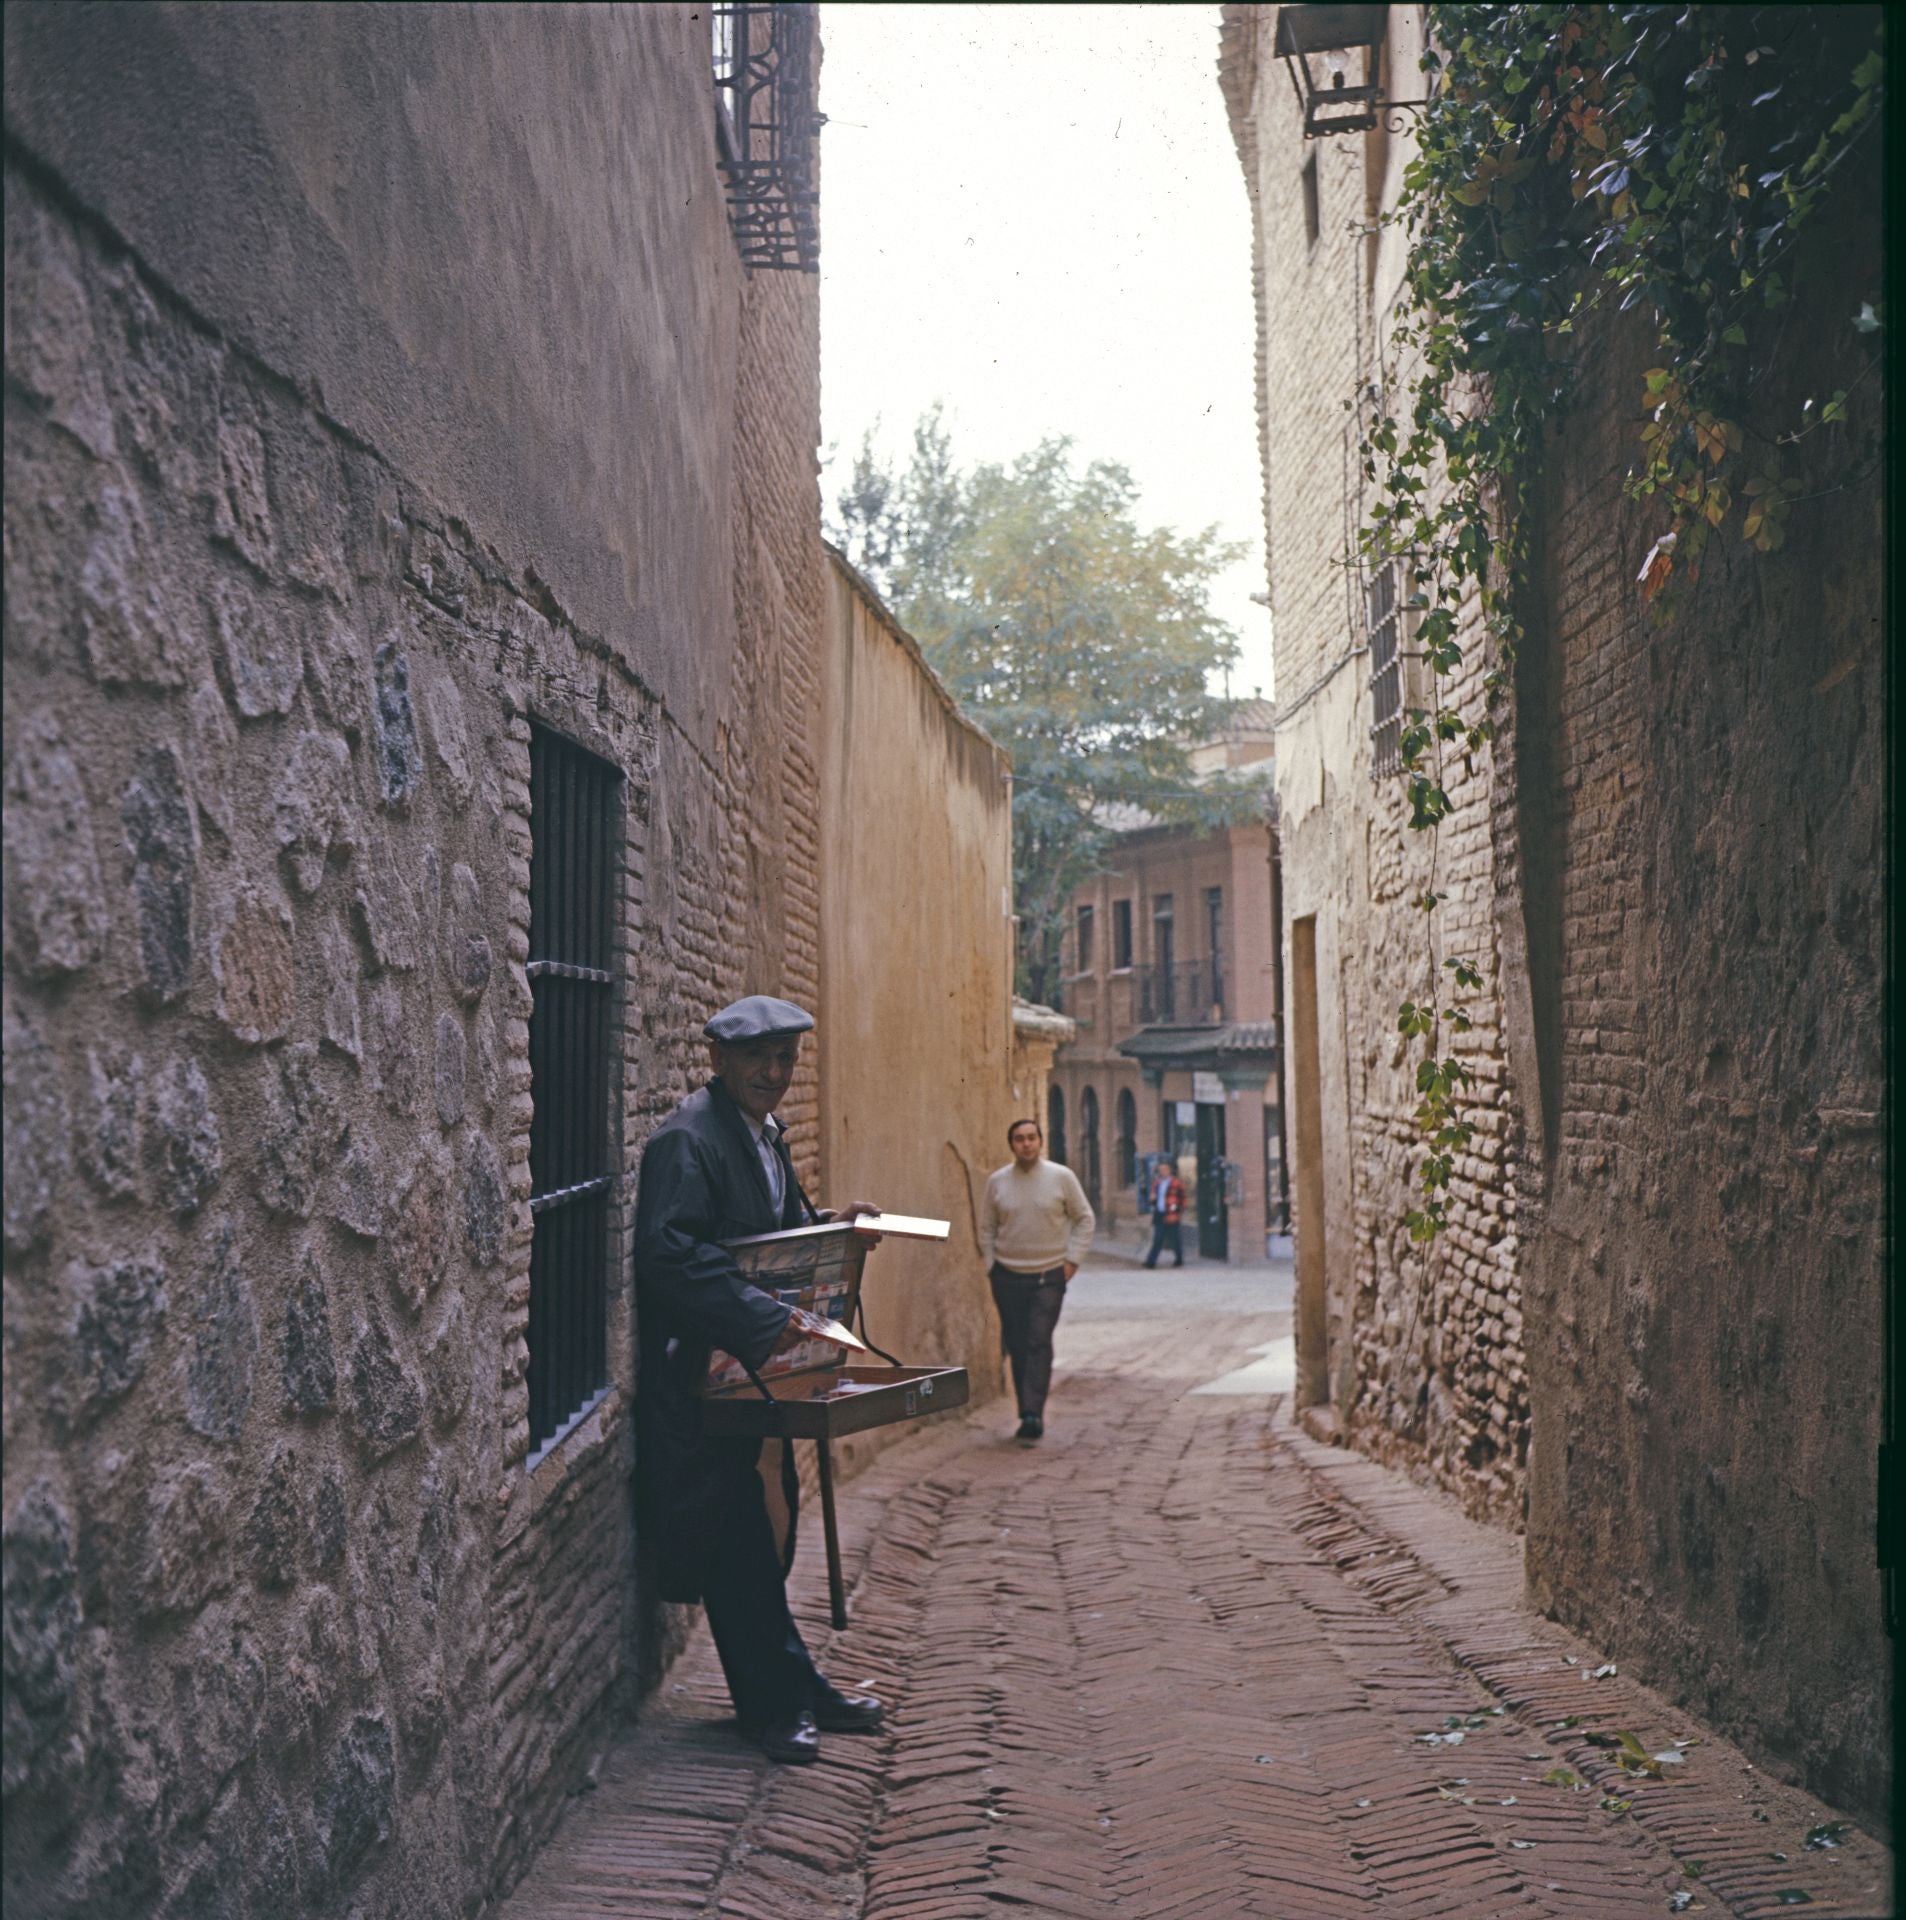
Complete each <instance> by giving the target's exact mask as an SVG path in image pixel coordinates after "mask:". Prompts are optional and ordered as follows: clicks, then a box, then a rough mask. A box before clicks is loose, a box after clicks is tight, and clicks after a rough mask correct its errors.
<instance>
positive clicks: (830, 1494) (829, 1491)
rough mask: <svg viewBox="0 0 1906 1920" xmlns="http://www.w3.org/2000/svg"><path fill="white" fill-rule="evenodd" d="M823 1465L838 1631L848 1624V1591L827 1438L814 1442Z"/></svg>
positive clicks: (831, 1598)
mask: <svg viewBox="0 0 1906 1920" xmlns="http://www.w3.org/2000/svg"><path fill="white" fill-rule="evenodd" d="M814 1449H815V1452H816V1454H817V1455H818V1456H819V1460H820V1468H821V1532H822V1533H823V1534H824V1535H825V1536H826V1540H827V1598H828V1602H829V1604H830V1605H831V1607H832V1608H833V1613H834V1626H835V1628H836V1630H838V1629H839V1628H841V1627H844V1626H846V1624H847V1593H846V1588H845V1585H844V1583H843V1582H842V1580H841V1570H840V1536H839V1534H838V1533H837V1532H836V1531H835V1529H834V1458H833V1455H832V1454H830V1453H829V1452H828V1447H827V1441H826V1439H825V1438H822V1439H819V1440H816V1441H815V1442H814Z"/></svg>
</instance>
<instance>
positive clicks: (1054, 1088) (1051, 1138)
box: [1046, 1080, 1066, 1166]
mask: <svg viewBox="0 0 1906 1920" xmlns="http://www.w3.org/2000/svg"><path fill="white" fill-rule="evenodd" d="M1046 1158H1047V1159H1048V1160H1056V1161H1058V1163H1059V1164H1060V1165H1061V1166H1064V1165H1065V1164H1066V1097H1065V1092H1064V1089H1063V1088H1061V1087H1060V1085H1059V1083H1058V1082H1057V1081H1056V1080H1055V1081H1054V1082H1053V1083H1052V1085H1051V1086H1050V1087H1048V1088H1047V1089H1046Z"/></svg>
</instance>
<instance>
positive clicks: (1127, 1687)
mask: <svg viewBox="0 0 1906 1920" xmlns="http://www.w3.org/2000/svg"><path fill="white" fill-rule="evenodd" d="M1289 1297H1290V1289H1289V1269H1288V1267H1279V1268H1258V1269H1256V1270H1246V1271H1238V1270H1230V1271H1227V1270H1224V1269H1212V1268H1204V1269H1188V1270H1186V1272H1185V1273H1183V1274H1175V1273H1172V1272H1170V1271H1168V1270H1167V1271H1161V1272H1159V1273H1157V1274H1148V1273H1143V1272H1137V1271H1132V1270H1130V1269H1129V1268H1123V1269H1122V1268H1120V1267H1118V1266H1116V1265H1114V1264H1113V1263H1112V1262H1111V1260H1110V1259H1109V1258H1107V1257H1106V1256H1100V1257H1099V1258H1098V1259H1097V1260H1096V1261H1095V1262H1094V1264H1093V1265H1092V1266H1091V1267H1088V1269H1087V1270H1086V1272H1085V1273H1083V1274H1082V1275H1081V1276H1080V1277H1079V1279H1078V1280H1077V1281H1075V1282H1074V1286H1073V1296H1072V1298H1071V1299H1070V1300H1069V1301H1068V1304H1067V1309H1066V1318H1065V1320H1064V1321H1063V1322H1062V1323H1061V1326H1060V1330H1059V1361H1060V1365H1059V1370H1058V1375H1057V1379H1056V1384H1055V1388H1054V1393H1053V1398H1052V1402H1051V1405H1050V1407H1049V1409H1048V1436H1047V1438H1046V1440H1045V1441H1044V1442H1043V1443H1042V1444H1041V1445H1039V1446H1038V1447H1022V1446H1020V1445H1017V1444H1015V1443H1014V1442H1013V1441H1011V1440H1010V1439H1009V1438H1008V1437H1007V1436H1008V1434H1009V1432H1010V1428H1011V1420H1010V1417H1009V1410H1008V1409H1007V1408H1006V1407H1005V1406H1004V1405H1003V1404H1002V1403H999V1402H995V1403H993V1404H992V1405H990V1406H987V1407H983V1408H979V1409H971V1410H968V1411H967V1412H966V1413H964V1414H962V1415H960V1416H956V1417H954V1418H951V1419H948V1420H946V1421H943V1422H941V1423H938V1424H937V1425H935V1426H933V1427H930V1428H927V1429H925V1430H922V1431H920V1432H918V1433H915V1434H911V1435H909V1436H908V1437H906V1438H905V1439H904V1440H901V1441H900V1442H898V1443H897V1444H896V1445H895V1446H894V1447H893V1448H892V1449H890V1450H889V1451H888V1452H886V1453H884V1454H882V1455H881V1456H880V1457H879V1458H878V1459H877V1460H876V1461H875V1462H874V1463H873V1464H872V1465H871V1466H870V1467H869V1468H868V1469H867V1471H866V1472H865V1473H863V1474H862V1475H861V1476H859V1477H858V1478H857V1479H855V1480H854V1481H852V1482H851V1483H849V1484H848V1486H847V1487H846V1488H845V1489H843V1504H842V1524H843V1536H844V1538H843V1545H844V1548H845V1552H846V1556H847V1563H848V1572H849V1578H850V1581H851V1582H852V1594H851V1600H850V1613H851V1624H850V1625H849V1626H848V1627H847V1628H846V1630H845V1631H843V1632H841V1633H838V1634H837V1633H834V1632H832V1631H831V1630H830V1629H829V1628H828V1627H827V1625H826V1611H825V1579H824V1574H823V1571H822V1567H821V1554H820V1543H819V1540H818V1537H817V1532H818V1529H810V1530H809V1531H808V1533H807V1535H806V1537H805V1538H804V1541H803V1545H802V1550H801V1556H800V1561H799V1564H798V1565H797V1569H796V1582H795V1584H796V1592H797V1603H798V1608H799V1611H800V1614H801V1618H802V1626H803V1630H804V1632H806V1633H807V1635H808V1639H809V1644H810V1645H811V1646H812V1647H813V1648H814V1649H815V1651H816V1655H817V1657H818V1658H819V1659H820V1660H821V1661H822V1664H823V1665H824V1666H825V1667H826V1669H827V1670H828V1672H829V1673H830V1674H831V1676H832V1677H833V1678H834V1679H835V1680H836V1681H838V1682H840V1683H841V1684H843V1685H847V1684H860V1683H867V1684H870V1685H871V1686H873V1687H874V1688H875V1689H877V1690H878V1691H879V1692H880V1694H881V1695H882V1696H883V1697H884V1698H885V1699H886V1700H887V1701H888V1703H889V1719H890V1724H889V1726H888V1728H887V1729H886V1730H885V1731H884V1732H883V1733H882V1734H880V1735H878V1736H876V1737H873V1738H859V1739H856V1738H847V1737H841V1736H834V1737H832V1738H830V1739H829V1740H828V1741H827V1743H826V1752H825V1756H824V1758H823V1760H822V1762H821V1763H820V1764H819V1765H818V1766H814V1767H809V1768H780V1767H774V1766H771V1765H770V1764H769V1763H768V1762H767V1761H766V1760H764V1759H762V1758H761V1757H760V1756H759V1755H757V1754H755V1753H754V1752H752V1750H751V1749H749V1748H748V1747H746V1746H744V1745H743V1744H742V1743H741V1741H740V1740H739V1738H738V1737H737V1735H736V1734H735V1732H734V1730H733V1725H732V1722H731V1721H730V1719H729V1718H728V1704H727V1697H726V1693H725V1690H724V1689H723V1687H722V1683H721V1677H720V1671H719V1669H718V1668H717V1666H716V1664H715V1661H714V1656H713V1652H712V1650H711V1648H710V1647H709V1646H708V1644H707V1640H706V1635H705V1634H704V1633H699V1632H698V1634H697V1637H696V1639H695V1641H694V1643H693V1644H692V1645H691V1646H690V1648H689V1650H688V1652H687V1653H686V1654H685V1655H684V1656H683V1658H682V1660H681V1661H680V1662H679V1663H678V1665H677V1666H676V1667H675V1669H674V1670H673V1672H672V1673H671V1675H670V1677H669V1679H668V1680H667V1681H665V1682H664V1684H663V1687H662V1688H661V1690H660V1692H659V1694H658V1696H657V1698H656V1699H655V1700H654V1701H653V1702H651V1703H650V1705H649V1707H648V1709H647V1711H646V1714H645V1718H644V1721H643V1724H642V1725H641V1726H640V1727H639V1728H637V1729H634V1730H633V1731H632V1732H631V1734H630V1736H629V1737H628V1738H627V1739H626V1740H625V1741H624V1742H623V1743H622V1744H621V1745H620V1746H618V1747H617V1748H616V1750H615V1751H614V1752H613V1753H612V1754H611V1755H610V1756H609V1758H608V1760H607V1761H606V1763H605V1765H604V1767H603V1769H602V1774H601V1784H600V1787H599V1789H598V1790H597V1791H596V1792H595V1793H594V1794H593V1795H589V1796H585V1797H582V1798H579V1799H578V1800H577V1801H575V1802H574V1803H573V1804H572V1810H571V1812H570V1815H569V1817H568V1819H567V1821H566V1822H565V1824H564V1826H563V1828H562V1829H561V1831H560V1832H559V1833H558V1834H557V1836H556V1838H555V1840H554V1841H553V1842H552V1843H551V1845H550V1846H549V1847H548V1848H547V1849H546V1851H545V1853H544V1854H543V1856H542V1858H541V1859H540V1860H539V1861H538V1863H537V1867H536V1869H535V1871H534V1873H533V1874H532V1876H531V1877H530V1879H529V1880H527V1881H526V1882H525V1883H524V1884H523V1886H522V1887H521V1888H520V1889H519V1890H518V1892H517V1894H516V1895H515V1897H514V1898H513V1899H512V1900H511V1901H510V1902H509V1903H508V1905H507V1906H506V1907H505V1909H504V1914H505V1916H506V1920H568V1917H569V1916H583V1915H590V1916H601V1915H616V1916H621V1917H622V1920H638V1916H639V1917H641V1920H648V1917H649V1916H654V1917H655V1920H661V1916H676V1915H684V1914H710V1915H721V1916H725V1917H726V1920H807V1917H808V1916H812V1917H813V1920H1002V1917H1003V1916H1015V1917H1016V1920H1024V1917H1025V1916H1034V1915H1040V1916H1043V1915H1052V1916H1064V1917H1065V1920H1115V1917H1116V1920H1123V1917H1125V1916H1131V1920H1140V1917H1141V1916H1143V1920H1233V1917H1234V1916H1236V1917H1238V1920H1243V1917H1244V1916H1266V1917H1267V1920H1332V1917H1333V1916H1337V1915H1361V1914H1371V1915H1379V1914H1380V1915H1411V1916H1430V1915H1453V1916H1459V1917H1460V1920H1492V1917H1493V1916H1499V1915H1500V1916H1509V1915H1518V1916H1519V1915H1530V1916H1535V1915H1555V1916H1580V1920H1619V1917H1620V1916H1627V1915H1642V1914H1647V1915H1658V1914H1663V1913H1668V1912H1688V1913H1707V1914H1712V1915H1721V1914H1728V1915H1739V1916H1755V1915H1760V1914H1770V1913H1774V1912H1784V1911H1786V1910H1787V1909H1788V1908H1789V1907H1798V1906H1800V1905H1802V1904H1806V1905H1810V1906H1811V1908H1812V1910H1813V1911H1815V1912H1818V1913H1821V1914H1834V1915H1840V1916H1847V1915H1869V1916H1879V1915H1883V1914H1885V1913H1887V1912H1888V1911H1890V1909H1889V1907H1888V1905H1887V1896H1886V1892H1885V1889H1886V1887H1887V1885H1888V1880H1889V1874H1890V1862H1889V1860H1888V1858H1887V1856H1886V1854H1885V1853H1884V1851H1883V1850H1882V1849H1881V1848H1880V1847H1879V1846H1878V1844H1877V1843H1876V1842H1874V1841H1873V1840H1872V1839H1871V1838H1869V1837H1868V1836H1867V1835H1865V1834H1864V1833H1862V1832H1859V1831H1858V1830H1848V1831H1846V1832H1844V1833H1842V1834H1841V1835H1840V1836H1839V1842H1840V1843H1839V1844H1838V1845H1837V1846H1833V1847H1830V1848H1820V1847H1814V1848H1809V1847H1808V1845H1807V1844H1806V1842H1807V1836H1808V1834H1809V1832H1810V1830H1813V1829H1816V1828H1818V1827H1821V1826H1823V1825H1825V1824H1827V1823H1830V1822H1833V1821H1834V1819H1835V1815H1834V1813H1833V1812H1832V1810H1831V1809H1829V1808H1827V1807H1824V1806H1822V1805H1821V1804H1820V1803H1819V1802H1817V1801H1815V1800H1813V1799H1810V1798H1809V1797H1807V1796H1806V1795H1804V1794H1801V1793H1799V1792H1797V1791H1794V1790H1792V1789H1790V1788H1786V1787H1783V1786H1781V1785H1780V1784H1778V1783H1777V1782H1775V1781H1774V1780H1772V1779H1770V1778H1768V1777H1767V1776H1766V1775H1765V1774H1763V1773H1762V1772H1760V1771H1758V1770H1756V1769H1755V1768H1754V1767H1752V1766H1750V1765H1749V1764H1748V1763H1747V1761H1746V1759H1745V1758H1744V1757H1743V1756H1742V1755H1741V1754H1740V1753H1739V1752H1738V1751H1736V1750H1735V1749H1734V1748H1733V1747H1731V1746H1730V1745H1729V1744H1728V1743H1727V1742H1726V1741H1724V1740H1721V1739H1718V1738H1716V1737H1715V1736H1714V1735H1712V1734H1710V1733H1708V1732H1706V1730H1705V1729H1703V1728H1702V1727H1700V1726H1699V1725H1698V1724H1696V1723H1695V1722H1694V1721H1693V1720H1692V1719H1691V1718H1690V1716H1688V1715H1687V1714H1685V1713H1681V1712H1677V1711H1675V1710H1673V1709H1672V1708H1670V1707H1669V1706H1668V1705H1667V1704H1666V1703H1665V1702H1663V1701H1662V1700H1661V1699H1660V1698H1659V1697H1657V1696H1656V1695H1654V1694H1652V1693H1650V1692H1649V1691H1648V1690H1647V1689H1646V1688H1644V1687H1642V1686H1639V1685H1637V1684H1636V1683H1635V1682H1634V1681H1633V1680H1631V1679H1630V1678H1629V1677H1628V1676H1626V1675H1625V1674H1622V1673H1618V1672H1615V1671H1612V1670H1610V1671H1608V1672H1606V1673H1605V1674H1604V1675H1603V1677H1601V1678H1595V1677H1594V1676H1595V1674H1596V1673H1597V1671H1598V1670H1600V1669H1601V1668H1602V1667H1603V1665H1604V1662H1603V1661H1602V1659H1601V1657H1600V1656H1599V1654H1598V1652H1597V1650H1596V1649H1594V1648H1592V1647H1589V1646H1587V1645H1584V1644H1583V1643H1582V1642H1580V1641H1578V1640H1576V1639H1575V1638H1573V1637H1572V1636H1571V1635H1569V1634H1567V1633H1565V1632H1563V1631H1562V1630H1561V1629H1559V1628H1557V1627H1554V1626H1552V1625H1550V1624H1549V1623H1547V1622H1545V1621H1543V1620H1541V1619H1539V1618H1537V1617H1536V1616H1535V1615H1533V1614H1531V1613H1529V1612H1527V1611H1526V1610H1524V1609H1523V1607H1522V1606H1521V1605H1520V1603H1519V1600H1520V1592H1521V1571H1520V1562H1519V1553H1518V1549H1517V1545H1516V1543H1515V1542H1514V1541H1513V1540H1509V1539H1507V1538H1505V1537H1503V1536H1502V1535H1500V1534H1498V1533H1495V1532H1492V1531H1489V1530H1487V1529H1484V1528H1481V1527H1478V1526H1474V1525H1472V1524H1470V1523H1469V1522H1467V1521H1465V1520H1464V1519H1463V1518H1462V1517H1461V1516H1460V1514H1458V1513H1457V1512H1456V1511H1455V1510H1454V1508H1453V1507H1451V1506H1450V1505H1449V1504H1448V1503H1447V1502H1445V1501H1444V1500H1442V1499H1441V1498H1440V1497H1438V1496H1436V1495H1434V1494H1431V1493H1426V1492H1424V1491H1423V1490H1421V1489H1419V1488H1417V1487H1415V1486H1413V1485H1411V1484H1410V1483H1409V1482H1407V1481H1406V1480H1403V1479H1401V1478H1399V1477H1398V1476H1397V1475H1395V1474H1392V1473H1388V1472H1386V1471H1384V1470H1382V1469H1380V1468H1378V1467H1375V1466H1373V1465H1371V1464H1370V1463H1369V1462H1367V1461H1363V1460H1360V1459H1358V1458H1356V1457H1355V1456H1353V1455H1349V1454H1346V1453H1344V1452H1342V1451H1338V1450H1333V1449H1331V1448H1327V1447H1323V1446H1320V1445H1318V1444H1317V1443H1315V1442H1314V1441H1312V1440H1311V1439H1310V1438H1309V1437H1308V1436H1307V1435H1305V1434H1303V1433H1302V1432H1301V1431H1300V1430H1296V1429H1294V1428H1293V1427H1292V1426H1291V1425H1290V1424H1289V1422H1288V1419H1287V1416H1286V1400H1285V1398H1284V1397H1283V1395H1282V1394H1281V1393H1279V1392H1278V1391H1277V1389H1278V1388H1280V1387H1281V1386H1283V1385H1284V1384H1285V1383H1286V1382H1287V1379H1288V1371H1287V1368H1288V1359H1287V1355H1288V1344H1287V1343H1288V1334H1289V1329H1290V1320H1289V1313H1288V1310H1287V1309H1288V1302H1289ZM1214 1388H1216V1389H1218V1390H1212V1389H1214ZM1619 1732H1626V1733H1631V1734H1633V1735H1635V1736H1637V1737H1638V1738H1639V1740H1640V1742H1641V1744H1642V1746H1643V1748H1644V1749H1645V1751H1646V1752H1647V1753H1648V1754H1651V1755H1652V1754H1657V1753H1675V1752H1679V1753H1681V1754H1683V1755H1684V1756H1685V1757H1684V1758H1683V1759H1682V1760H1681V1761H1680V1763H1679V1764H1673V1763H1671V1764H1669V1765H1666V1766H1664V1767H1662V1769H1661V1771H1662V1774H1663V1776H1664V1778H1663V1779H1662V1781H1661V1782H1659V1783H1656V1782H1654V1781H1652V1780H1647V1779H1642V1780H1633V1779H1630V1778H1629V1777H1628V1776H1627V1775H1625V1774H1624V1773H1623V1772H1622V1771H1621V1770H1620V1768H1619V1767H1618V1765H1617V1763H1616V1754H1617V1751H1618V1749H1617V1748H1616V1747H1614V1746H1611V1745H1607V1744H1602V1743H1604V1742H1606V1741H1608V1740H1609V1739H1610V1738H1611V1736H1612V1735H1614V1734H1616V1733H1619ZM1430 1736H1434V1738H1433V1739H1432V1738H1431V1737H1430ZM1671 1742H1688V1743H1690V1744H1686V1745H1682V1746H1676V1745H1671V1744H1670V1743H1671ZM1797 1895H1804V1896H1805V1899H1804V1901H1803V1900H1802V1899H1800V1898H1798V1897H1796V1896H1797Z"/></svg>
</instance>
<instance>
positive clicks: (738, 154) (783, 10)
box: [709, 0, 822, 273]
mask: <svg viewBox="0 0 1906 1920" xmlns="http://www.w3.org/2000/svg"><path fill="white" fill-rule="evenodd" d="M709 21H710V34H711V46H710V53H711V56H712V61H713V68H714V80H715V99H716V103H717V105H716V114H715V124H716V131H717V136H718V139H719V142H720V147H721V170H722V173H723V175H724V176H725V177H726V179H727V182H728V219H729V224H730V225H731V226H732V227H733V228H734V234H735V244H736V245H737V246H738V247H739V248H740V249H741V257H742V259H743V260H744V261H746V262H747V264H748V265H749V266H751V267H781V268H791V269H793V270H795V271H797V272H800V273H818V272H819V271H820V230H819V215H818V209H819V206H820V194H819V192H818V190H817V189H816V187H815V171H816V169H815V147H816V145H817V140H816V136H817V135H818V133H819V131H820V127H821V119H822V116H821V115H820V114H819V113H817V112H816V111H815V104H814V103H815V84H814V83H815V59H814V43H815V38H816V29H815V8H814V7H813V5H812V4H798V3H791V0H778V3H777V4H755V3H754V0H718V4H717V5H715V6H714V7H713V8H712V9H711V10H710V14H709Z"/></svg>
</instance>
